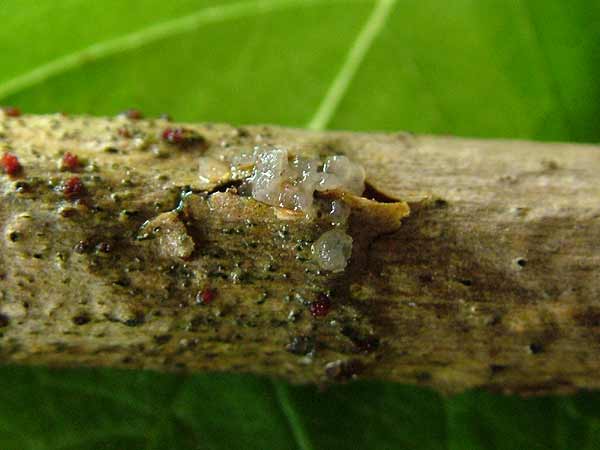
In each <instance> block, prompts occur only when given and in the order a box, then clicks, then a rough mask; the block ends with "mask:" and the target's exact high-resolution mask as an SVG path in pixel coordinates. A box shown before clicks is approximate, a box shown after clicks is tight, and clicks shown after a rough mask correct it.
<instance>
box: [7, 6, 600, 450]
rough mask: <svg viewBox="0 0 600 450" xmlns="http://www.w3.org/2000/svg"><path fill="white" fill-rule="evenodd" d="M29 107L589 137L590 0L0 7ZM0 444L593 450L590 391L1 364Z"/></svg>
mask: <svg viewBox="0 0 600 450" xmlns="http://www.w3.org/2000/svg"><path fill="white" fill-rule="evenodd" d="M0 18H1V22H0V23H1V26H0V103H2V104H5V105H9V104H10V105H18V106H20V107H21V108H22V109H23V110H24V111H26V112H30V113H46V112H56V111H64V112H69V113H87V114H94V115H114V114H116V113H118V112H119V111H122V110H124V109H126V108H129V107H137V108H140V109H141V110H143V112H144V113H145V114H146V115H147V116H156V115H159V114H161V113H169V114H171V115H173V116H174V117H175V119H177V120H182V121H227V122H233V123H236V124H242V123H274V124H281V125H289V126H296V127H311V128H315V129H325V128H335V129H349V130H410V131H414V132H418V133H433V134H442V133H443V134H457V135H463V136H478V137H503V138H527V139H537V140H562V141H581V142H598V141H600V119H599V117H600V77H599V76H598V73H599V71H600V2H599V1H598V0H569V1H565V0H453V1H445V0H171V1H164V0H128V1H122V0H96V1H92V0H60V1H57V0H54V1H52V0H0ZM0 384H1V386H2V389H0V449H3V450H13V449H15V450H27V449H32V450H33V449H36V450H38V449H40V450H43V449H53V450H54V449H62V450H71V449H73V450H74V449H299V450H309V449H338V448H339V449H348V448H361V449H475V450H476V449H510V450H515V449H527V450H529V449H565V450H567V449H596V448H600V397H599V396H598V394H593V393H587V394H580V395H577V396H571V397H546V398H535V399H527V400H524V399H520V398H516V397H507V396H498V395H493V394H489V393H483V392H469V393H465V394H461V395H459V396H455V397H451V398H443V397H441V396H440V395H438V394H437V393H434V392H432V391H429V390H426V389H422V388H417V387H408V386H401V385H395V384H387V383H377V382H358V383H353V384H350V385H347V386H341V387H335V388H330V389H328V390H326V391H325V392H319V391H318V390H317V389H316V388H314V387H297V386H288V385H286V384H283V383H280V382H273V381H271V380H268V379H262V378H255V377H250V376H241V375H196V376H177V375H166V374H156V373H148V372H143V371H139V372H132V371H117V370H49V369H45V368H20V367H3V368H0Z"/></svg>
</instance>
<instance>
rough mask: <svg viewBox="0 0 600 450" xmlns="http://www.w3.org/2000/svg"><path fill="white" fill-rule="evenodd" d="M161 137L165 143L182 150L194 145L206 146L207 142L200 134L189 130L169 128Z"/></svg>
mask: <svg viewBox="0 0 600 450" xmlns="http://www.w3.org/2000/svg"><path fill="white" fill-rule="evenodd" d="M161 136H162V139H163V140H164V141H165V142H168V143H169V144H172V145H176V146H178V147H181V148H187V147H191V146H193V145H201V146H204V145H206V141H205V140H204V138H203V137H202V136H201V135H200V134H198V133H196V132H195V131H193V130H189V129H187V128H171V127H168V128H165V129H164V130H163V132H162V135H161Z"/></svg>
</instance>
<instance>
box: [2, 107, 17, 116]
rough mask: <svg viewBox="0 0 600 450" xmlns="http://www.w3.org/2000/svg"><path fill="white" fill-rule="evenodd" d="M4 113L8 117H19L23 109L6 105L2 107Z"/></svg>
mask: <svg viewBox="0 0 600 450" xmlns="http://www.w3.org/2000/svg"><path fill="white" fill-rule="evenodd" d="M2 111H3V112H4V115H5V116H7V117H19V116H21V110H20V109H19V108H17V107H16V106H4V107H3V108H2Z"/></svg>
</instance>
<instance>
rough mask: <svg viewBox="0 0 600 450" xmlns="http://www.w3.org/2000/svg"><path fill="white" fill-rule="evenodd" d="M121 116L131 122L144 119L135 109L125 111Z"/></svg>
mask: <svg viewBox="0 0 600 450" xmlns="http://www.w3.org/2000/svg"><path fill="white" fill-rule="evenodd" d="M123 115H124V116H125V117H127V118H128V119H131V120H139V119H143V118H144V115H143V114H142V112H141V111H140V110H139V109H135V108H131V109H128V110H127V111H125V112H123Z"/></svg>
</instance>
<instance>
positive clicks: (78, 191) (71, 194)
mask: <svg viewBox="0 0 600 450" xmlns="http://www.w3.org/2000/svg"><path fill="white" fill-rule="evenodd" d="M84 191H85V186H84V185H83V181H81V178H79V177H71V178H69V179H68V180H67V181H65V183H64V185H63V193H64V195H65V197H67V198H68V199H69V200H71V199H75V198H77V197H79V196H81V195H82V194H83V193H84Z"/></svg>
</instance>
